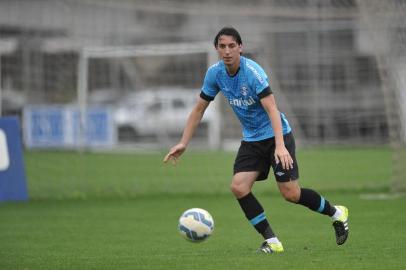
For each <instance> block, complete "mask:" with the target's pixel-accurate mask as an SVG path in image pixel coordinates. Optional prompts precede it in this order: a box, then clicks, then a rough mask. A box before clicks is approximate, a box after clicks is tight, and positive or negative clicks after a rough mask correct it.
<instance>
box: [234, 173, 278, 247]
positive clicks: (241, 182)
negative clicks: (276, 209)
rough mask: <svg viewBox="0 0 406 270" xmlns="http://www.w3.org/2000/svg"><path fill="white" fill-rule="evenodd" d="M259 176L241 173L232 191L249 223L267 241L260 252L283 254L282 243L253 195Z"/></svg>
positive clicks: (237, 175) (236, 177) (236, 178)
mask: <svg viewBox="0 0 406 270" xmlns="http://www.w3.org/2000/svg"><path fill="white" fill-rule="evenodd" d="M258 174H259V173H258V172H239V173H236V174H234V176H233V180H232V183H231V191H232V192H233V194H234V196H235V197H236V198H237V201H238V203H239V204H240V206H241V209H242V210H243V212H244V214H245V216H246V218H247V219H248V221H249V222H250V223H251V225H252V226H253V227H254V228H255V229H256V231H257V232H258V233H260V234H261V235H262V236H263V238H264V240H265V241H264V242H263V243H262V245H261V246H260V248H259V249H258V251H259V252H262V253H280V252H283V246H282V243H281V242H280V241H279V240H278V238H277V237H276V236H275V234H274V232H273V230H272V228H271V226H270V225H269V223H268V220H267V218H266V216H265V212H264V209H263V208H262V206H261V204H260V203H259V202H258V200H257V199H256V198H255V196H254V195H253V194H252V193H251V189H252V186H253V184H254V182H255V180H256V179H257V177H258Z"/></svg>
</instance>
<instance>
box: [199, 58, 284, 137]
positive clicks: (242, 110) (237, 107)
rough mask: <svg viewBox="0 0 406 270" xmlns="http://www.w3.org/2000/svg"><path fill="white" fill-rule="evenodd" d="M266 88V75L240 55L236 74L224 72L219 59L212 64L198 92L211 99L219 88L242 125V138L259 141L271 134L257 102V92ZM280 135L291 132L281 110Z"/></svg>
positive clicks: (267, 117)
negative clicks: (281, 131)
mask: <svg viewBox="0 0 406 270" xmlns="http://www.w3.org/2000/svg"><path fill="white" fill-rule="evenodd" d="M267 89H269V82H268V77H267V76H266V74H265V71H264V70H263V69H262V68H261V66H259V65H258V64H257V63H256V62H254V61H252V60H251V59H248V58H245V57H243V56H241V58H240V69H239V71H238V72H237V74H236V75H234V76H232V77H231V76H230V75H228V73H227V70H226V66H225V65H224V62H223V61H219V62H217V63H216V64H214V65H212V66H211V67H210V68H209V69H208V70H207V73H206V77H205V78H204V83H203V87H202V94H203V95H204V96H206V97H208V98H209V99H214V97H215V96H216V95H217V93H218V92H219V91H221V92H222V93H223V95H224V97H225V98H226V99H227V100H228V103H229V104H230V105H231V107H232V108H233V110H234V112H235V114H236V115H237V117H238V119H239V120H240V123H241V126H242V135H243V140H244V141H260V140H264V139H268V138H272V137H274V136H275V134H274V131H273V129H272V125H271V121H270V119H269V116H268V114H267V112H266V111H265V109H264V108H263V107H262V105H261V102H260V97H259V96H258V95H261V93H262V92H263V91H264V90H267ZM281 120H282V129H283V134H287V133H289V132H290V131H291V128H290V126H289V122H288V121H287V119H286V117H285V115H284V114H283V113H281Z"/></svg>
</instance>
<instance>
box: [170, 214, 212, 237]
mask: <svg viewBox="0 0 406 270" xmlns="http://www.w3.org/2000/svg"><path fill="white" fill-rule="evenodd" d="M178 228H179V232H180V233H181V235H182V236H183V237H185V238H186V239H187V240H189V241H192V242H201V241H203V240H205V239H207V238H208V237H209V236H210V235H211V234H212V233H213V230H214V220H213V218H212V216H211V215H210V213H209V212H207V211H206V210H204V209H201V208H191V209H188V210H186V211H185V212H183V214H182V215H181V216H180V218H179V226H178Z"/></svg>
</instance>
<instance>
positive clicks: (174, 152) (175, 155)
mask: <svg viewBox="0 0 406 270" xmlns="http://www.w3.org/2000/svg"><path fill="white" fill-rule="evenodd" d="M185 150H186V145H184V144H183V143H178V144H177V145H175V146H174V147H172V148H171V149H170V150H169V153H168V154H167V155H166V156H165V157H164V163H167V162H168V161H171V162H172V164H173V165H176V163H178V160H179V157H180V155H182V154H183V152H185Z"/></svg>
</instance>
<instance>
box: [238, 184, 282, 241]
mask: <svg viewBox="0 0 406 270" xmlns="http://www.w3.org/2000/svg"><path fill="white" fill-rule="evenodd" d="M238 203H239V204H240V206H241V209H242V211H243V212H244V214H245V216H246V217H247V219H248V220H249V222H250V223H251V224H252V225H253V226H254V228H255V229H256V230H257V232H259V233H260V234H262V236H263V237H264V239H268V238H272V237H275V234H274V232H273V231H272V229H271V226H270V225H269V223H268V220H267V219H266V217H265V213H264V209H263V208H262V206H261V204H260V203H259V202H258V200H257V199H256V198H255V196H254V195H253V194H252V193H251V192H250V193H248V194H247V195H246V196H244V197H242V198H240V199H238Z"/></svg>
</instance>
